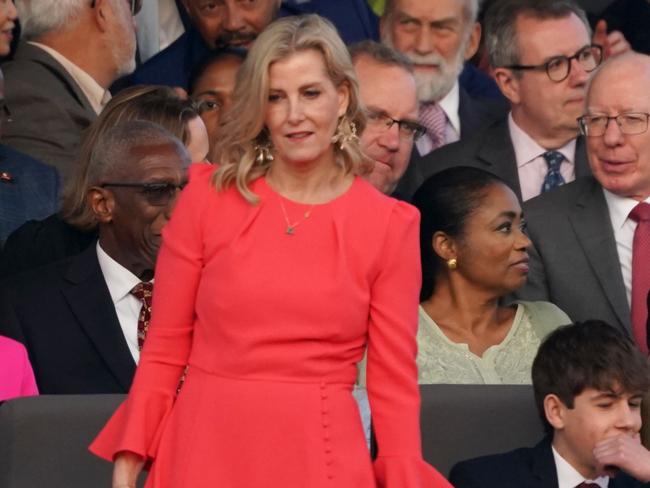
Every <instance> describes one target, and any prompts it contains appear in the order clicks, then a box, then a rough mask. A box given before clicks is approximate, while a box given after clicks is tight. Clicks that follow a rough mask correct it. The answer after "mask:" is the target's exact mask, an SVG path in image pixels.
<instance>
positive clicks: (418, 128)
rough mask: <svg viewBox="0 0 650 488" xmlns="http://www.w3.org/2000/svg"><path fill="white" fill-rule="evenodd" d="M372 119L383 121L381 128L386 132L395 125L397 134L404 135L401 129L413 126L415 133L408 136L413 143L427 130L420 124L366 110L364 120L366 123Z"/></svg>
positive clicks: (382, 112)
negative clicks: (379, 118)
mask: <svg viewBox="0 0 650 488" xmlns="http://www.w3.org/2000/svg"><path fill="white" fill-rule="evenodd" d="M373 117H381V118H382V119H384V122H385V123H384V127H383V128H384V130H386V131H388V130H390V129H392V127H393V126H394V125H395V124H397V131H398V133H399V134H403V133H404V132H403V131H402V127H406V124H408V125H413V126H415V131H414V132H413V134H412V135H411V136H409V137H410V139H412V140H413V141H417V140H418V139H419V138H420V137H422V136H423V135H424V134H426V133H427V128H426V127H425V126H423V125H422V124H420V123H419V122H416V121H414V120H406V119H394V118H393V117H391V116H390V115H388V114H387V113H386V112H384V111H377V110H368V111H367V113H366V119H367V120H368V121H372V120H373ZM367 125H368V123H367Z"/></svg>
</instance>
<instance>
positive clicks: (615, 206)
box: [603, 188, 650, 231]
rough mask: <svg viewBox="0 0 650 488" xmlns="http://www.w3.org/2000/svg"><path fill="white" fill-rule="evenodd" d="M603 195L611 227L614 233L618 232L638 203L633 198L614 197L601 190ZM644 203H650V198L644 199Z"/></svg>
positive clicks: (609, 192) (612, 194)
mask: <svg viewBox="0 0 650 488" xmlns="http://www.w3.org/2000/svg"><path fill="white" fill-rule="evenodd" d="M603 193H604V195H605V201H606V202H607V208H608V210H609V218H610V220H611V221H612V227H613V228H614V230H615V231H616V230H619V229H621V228H622V227H623V226H624V225H625V222H626V221H627V219H628V216H629V215H630V212H631V211H632V209H633V208H634V207H636V206H637V204H638V203H639V202H638V201H637V200H634V199H633V198H627V197H622V196H620V195H616V194H615V193H612V192H611V191H609V190H606V189H605V188H603ZM645 201H646V202H648V203H650V197H649V198H646V199H645Z"/></svg>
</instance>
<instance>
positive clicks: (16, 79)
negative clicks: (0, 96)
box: [3, 0, 141, 180]
mask: <svg viewBox="0 0 650 488" xmlns="http://www.w3.org/2000/svg"><path fill="white" fill-rule="evenodd" d="M140 4H141V0H130V1H126V0H16V7H17V8H18V13H19V17H20V22H21V25H22V38H23V40H22V41H21V43H20V44H19V46H18V50H17V52H16V55H15V57H14V60H13V61H10V62H8V63H6V64H5V65H4V66H3V70H4V72H5V81H6V88H7V97H6V103H7V107H8V109H9V113H11V123H8V124H6V129H5V141H6V143H7V144H8V145H9V146H11V147H13V148H14V149H17V150H19V151H23V152H25V153H27V154H29V155H30V156H32V157H35V158H36V159H39V160H41V161H43V162H44V163H47V164H50V165H53V166H55V167H56V168H57V169H58V170H59V172H60V173H61V175H62V177H63V179H64V180H66V179H68V178H69V177H70V176H71V173H72V172H73V161H74V159H75V156H76V150H77V146H78V145H79V141H80V139H81V134H82V132H83V130H84V129H85V128H86V127H87V126H88V125H89V124H90V122H92V120H94V119H95V117H96V116H97V114H98V113H99V112H100V111H101V109H102V108H103V106H104V105H105V104H106V102H107V101H108V100H109V98H110V94H109V93H108V91H107V90H108V87H109V86H110V85H111V84H112V83H113V81H115V80H116V79H117V78H119V77H120V76H123V75H125V74H128V73H130V72H132V71H133V69H134V68H135V46H136V43H135V21H134V19H133V15H134V14H135V13H136V12H137V11H138V9H139V8H140Z"/></svg>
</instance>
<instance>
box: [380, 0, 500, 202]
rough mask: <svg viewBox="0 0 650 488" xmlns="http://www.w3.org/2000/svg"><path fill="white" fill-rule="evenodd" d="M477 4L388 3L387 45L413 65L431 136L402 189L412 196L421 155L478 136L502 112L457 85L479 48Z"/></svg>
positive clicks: (467, 0) (471, 0)
mask: <svg viewBox="0 0 650 488" xmlns="http://www.w3.org/2000/svg"><path fill="white" fill-rule="evenodd" d="M477 16H478V0H388V1H387V2H386V11H385V13H384V15H383V16H382V18H381V22H380V32H381V39H382V42H383V43H384V44H387V45H388V46H390V47H393V48H394V49H396V50H397V51H399V52H401V53H403V54H405V55H406V56H407V57H408V58H409V59H410V60H411V61H412V62H413V65H414V69H415V79H416V82H417V90H418V100H419V102H420V111H419V112H420V113H419V120H420V123H421V124H422V125H424V126H425V127H426V128H427V133H426V135H425V136H424V137H421V138H420V139H419V140H418V141H416V144H415V146H416V149H417V150H416V151H414V154H413V157H412V159H411V163H410V165H409V168H408V170H407V172H406V174H405V175H404V177H403V178H402V181H401V182H400V185H399V187H398V190H399V192H400V193H401V194H403V195H406V196H409V195H411V194H412V193H413V192H414V191H415V190H416V189H417V187H418V186H419V184H420V183H422V181H423V180H422V177H421V171H422V169H421V165H422V157H423V156H425V155H426V154H428V153H430V152H431V151H433V150H434V149H436V148H438V147H441V146H444V145H445V144H449V143H451V142H455V141H458V140H459V139H460V138H461V137H462V138H466V137H467V136H468V135H471V134H473V133H475V132H476V131H477V130H479V129H480V128H481V127H483V126H484V125H486V124H487V123H489V122H490V121H492V120H494V119H496V118H498V117H499V116H500V115H502V113H503V107H501V106H500V104H499V103H498V102H487V101H485V100H479V99H476V98H472V97H470V95H468V94H467V92H466V91H465V90H464V89H463V88H462V87H461V86H459V82H458V77H459V75H460V73H461V72H462V71H463V67H464V65H465V60H467V59H469V58H471V57H472V56H473V55H474V53H475V52H476V50H477V49H478V46H479V41H480V38H481V26H480V24H479V23H478V22H477V21H476V19H477Z"/></svg>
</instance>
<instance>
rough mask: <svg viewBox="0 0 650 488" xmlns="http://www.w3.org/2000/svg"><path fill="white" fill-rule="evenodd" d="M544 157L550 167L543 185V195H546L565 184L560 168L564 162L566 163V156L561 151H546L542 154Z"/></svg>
mask: <svg viewBox="0 0 650 488" xmlns="http://www.w3.org/2000/svg"><path fill="white" fill-rule="evenodd" d="M542 157H543V158H544V160H545V161H546V165H547V166H548V171H547V172H546V176H545V177H544V182H543V183H542V193H545V192H547V191H550V190H552V189H553V188H557V187H558V186H562V185H564V183H565V181H564V177H563V176H562V173H560V166H561V165H562V161H564V154H562V153H561V152H559V151H546V152H545V153H544V154H542Z"/></svg>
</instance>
